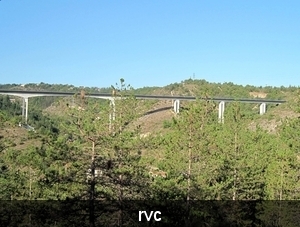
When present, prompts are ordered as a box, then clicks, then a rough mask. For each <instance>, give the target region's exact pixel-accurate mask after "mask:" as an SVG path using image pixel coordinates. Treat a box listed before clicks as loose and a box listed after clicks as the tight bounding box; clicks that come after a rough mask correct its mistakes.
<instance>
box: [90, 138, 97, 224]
mask: <svg viewBox="0 0 300 227" xmlns="http://www.w3.org/2000/svg"><path fill="white" fill-rule="evenodd" d="M92 144H93V146H92V163H91V174H92V178H91V183H90V184H91V185H90V198H89V211H90V212H89V222H90V227H95V204H94V201H95V184H96V182H95V141H92Z"/></svg>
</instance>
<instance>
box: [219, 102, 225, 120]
mask: <svg viewBox="0 0 300 227" xmlns="http://www.w3.org/2000/svg"><path fill="white" fill-rule="evenodd" d="M224 111H225V102H224V101H221V102H220V103H219V116H218V117H219V123H224Z"/></svg>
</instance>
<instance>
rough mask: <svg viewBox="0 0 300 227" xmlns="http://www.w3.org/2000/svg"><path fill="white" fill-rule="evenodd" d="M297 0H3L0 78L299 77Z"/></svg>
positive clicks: (298, 81)
mask: <svg viewBox="0 0 300 227" xmlns="http://www.w3.org/2000/svg"><path fill="white" fill-rule="evenodd" d="M299 9H300V1H299V0H295V1H288V0H287V1H267V0H264V1H261V0H260V1H258V0H248V1H246V0H243V1H241V0H236V1H230V0H228V1H221V0H219V1H213V0H207V1H201V0H195V1H182V0H180V1H178V0H172V1H171V0H147V1H146V0H135V1H133V0H126V1H125V0H124V1H121V0H119V1H113V0H105V1H102V0H86V1H83V0H82V1H80V0H76V1H74V0H51V1H50V0H48V1H47V0H43V1H37V0H35V1H33V0H26V1H25V0H13V1H12V0H2V1H0V84H5V83H21V84H23V83H39V82H44V83H55V84H73V85H75V86H93V87H108V86H110V85H112V84H115V83H116V82H118V81H119V79H120V78H124V79H125V81H126V82H128V83H130V84H131V85H133V86H134V87H135V88H138V87H143V86H164V85H167V84H170V83H174V82H180V81H182V80H185V79H189V78H193V74H194V75H195V78H196V79H205V80H207V81H210V82H233V83H236V84H243V85H246V84H250V85H259V86H265V85H269V86H281V85H283V86H289V85H294V86H300V13H299Z"/></svg>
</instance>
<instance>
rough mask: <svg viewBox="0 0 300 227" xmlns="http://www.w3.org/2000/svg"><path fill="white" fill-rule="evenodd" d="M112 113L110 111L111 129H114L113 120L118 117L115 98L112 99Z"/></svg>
mask: <svg viewBox="0 0 300 227" xmlns="http://www.w3.org/2000/svg"><path fill="white" fill-rule="evenodd" d="M109 105H110V111H111V112H110V113H109V131H111V130H112V121H114V120H115V119H116V107H115V100H114V99H110V104H109Z"/></svg>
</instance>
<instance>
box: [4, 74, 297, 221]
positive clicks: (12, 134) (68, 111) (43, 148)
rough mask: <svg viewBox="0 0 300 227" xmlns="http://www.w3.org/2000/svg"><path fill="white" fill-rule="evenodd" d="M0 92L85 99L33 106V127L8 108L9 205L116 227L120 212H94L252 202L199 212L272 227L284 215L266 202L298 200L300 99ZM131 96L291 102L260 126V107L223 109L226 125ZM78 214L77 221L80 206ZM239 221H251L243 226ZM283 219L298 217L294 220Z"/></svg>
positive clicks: (230, 93)
mask: <svg viewBox="0 0 300 227" xmlns="http://www.w3.org/2000/svg"><path fill="white" fill-rule="evenodd" d="M0 89H15V90H19V89H23V90H24V89H27V90H41V91H42V90H44V91H50V90H52V91H69V90H72V91H76V92H77V93H78V94H76V95H74V96H72V97H35V98H30V99H29V112H28V124H29V125H26V124H24V119H23V118H22V107H21V103H22V102H21V101H22V100H21V99H20V98H16V97H9V96H0V192H1V193H0V195H1V199H2V200H60V201H73V202H74V201H89V206H88V207H87V208H86V209H85V208H84V209H85V210H89V215H90V216H89V217H91V215H92V217H93V215H94V216H95V222H96V221H97V223H99V225H100V224H101V225H103V226H105V225H104V222H105V220H109V221H111V220H112V218H111V217H116V218H119V216H118V215H119V213H118V211H119V210H118V209H117V210H116V211H112V210H109V211H107V212H104V213H101V218H98V219H97V220H96V217H98V216H97V215H98V214H99V213H97V212H96V211H95V210H94V208H96V207H95V206H96V205H95V204H97V203H94V202H96V201H97V202H100V201H102V202H103V201H110V203H111V202H112V201H117V202H118V206H119V205H120V204H121V205H125V204H124V203H123V202H124V201H137V200H142V201H160V202H162V203H164V202H166V201H175V200H179V201H197V200H198V201H199V200H200V201H204V200H208V201H216V202H220V200H222V201H230V200H232V201H236V200H238V201H240V200H241V201H255V203H256V204H255V206H253V204H251V203H249V202H247V203H246V204H243V206H241V207H240V206H239V204H238V203H234V206H231V205H230V209H225V207H224V209H219V210H217V211H216V209H210V207H211V206H208V207H204V208H203V207H198V206H196V207H194V208H195V209H196V210H195V214H197V215H196V216H197V217H198V218H200V220H203V218H204V219H205V218H207V217H208V216H209V221H210V222H211V223H214V224H213V225H214V226H220V225H222V224H223V222H224V220H227V222H228V223H232V222H233V220H232V218H234V221H235V222H237V221H238V222H239V223H243V225H242V226H249V227H250V226H253V223H254V225H256V226H261V225H260V224H261V223H268V221H269V220H270V218H268V217H269V216H268V215H271V216H272V217H274V215H275V214H277V213H278V211H277V210H276V208H277V207H278V206H271V207H269V206H263V205H264V204H261V201H265V200H271V201H282V200H299V199H300V196H299V177H300V175H299V172H300V155H299V148H300V142H299V136H300V135H299V132H300V118H299V116H300V115H299V112H300V109H299V104H300V96H299V94H300V93H299V89H298V88H297V87H288V88H286V87H280V88H276V87H254V86H249V85H248V86H240V85H234V84H233V83H224V84H217V83H209V82H207V81H204V80H186V81H182V82H181V83H174V84H170V85H168V86H165V87H145V88H139V89H135V90H134V89H132V88H130V87H128V86H126V84H124V81H122V80H121V84H120V87H117V88H114V89H113V87H112V88H83V87H80V88H75V87H74V86H71V85H49V84H44V83H40V84H28V85H16V84H12V85H1V86H0ZM112 89H113V90H112ZM96 92H107V93H111V94H112V95H117V96H118V97H122V96H123V95H126V97H127V98H126V99H115V101H114V106H113V105H110V103H109V101H108V100H99V99H91V98H87V97H86V96H85V94H87V93H96ZM133 93H134V94H147V95H180V96H196V97H207V98H209V97H230V98H236V99H239V98H249V99H251V98H256V99H264V98H266V99H282V100H286V101H287V102H286V103H283V104H280V105H275V104H272V105H271V104H270V105H269V104H268V105H267V112H266V113H265V114H264V115H260V114H259V105H258V104H251V103H240V102H238V101H237V102H232V103H226V105H225V113H224V122H221V121H220V120H219V119H218V103H216V102H213V101H211V100H209V99H206V100H203V99H198V100H196V101H182V102H181V103H180V107H181V108H180V112H179V113H177V114H175V113H174V111H173V107H172V101H171V100H169V101H156V100H137V99H135V97H134V96H128V95H129V94H133ZM114 108H115V112H114V111H113V109H114ZM113 113H114V114H113ZM92 202H93V203H92ZM93 204H94V205H95V206H94V205H93ZM182 204H183V203H182ZM127 205H128V204H127ZM215 205H217V206H216V207H220V204H218V203H217V204H215ZM225 205H226V204H225ZM118 206H117V207H118ZM188 207H189V206H188ZM18 208H19V207H18ZM44 208H45V207H43V209H44ZM171 208H172V206H171ZM173 208H174V209H173V211H172V212H175V213H176V212H177V211H178V212H180V213H183V212H186V210H185V208H184V207H183V208H180V207H179V206H178V203H177V204H173ZM220 208H221V207H220ZM14 209H16V208H14ZM51 209H52V208H51ZM70 209H75V210H76V212H77V211H78V207H77V206H75V207H72V206H71V207H70ZM199 209H200V210H199ZM203 209H204V211H203ZM287 209H288V208H287ZM68 210H69V208H68ZM171 210H172V209H171ZM289 210H290V209H289ZM228 211H230V212H229V213H228ZM193 212H194V211H193ZM203 212H204V213H203ZM240 213H241V214H243V216H241V217H238V216H237V215H236V214H240ZM252 213H259V215H255V216H253V215H252ZM172 214H174V213H172ZM262 214H263V215H262ZM103 215H104V216H103ZM174 215H175V216H172V215H171V216H172V218H170V219H166V221H167V222H168V223H169V224H170V226H174V225H175V224H176V223H177V222H176V221H175V220H176V218H175V219H174V217H179V216H178V214H174ZM251 215H252V216H251ZM284 215H285V217H286V216H288V217H295V215H294V214H293V213H288V215H287V213H284ZM275 216H276V215H275ZM103 217H106V219H103ZM220 217H222V218H223V219H222V220H221V221H220ZM73 218H77V215H73ZM236 218H237V219H238V220H235V219H236ZM279 218H280V217H279ZM118 220H119V219H118ZM289 220H290V219H288V220H287V221H286V220H285V219H284V220H283V219H281V222H282V226H288V224H290V222H289ZM6 221H7V220H6V219H3V220H2V219H1V218H0V225H3V226H5V223H6ZM48 221H53V220H52V219H51V220H48ZM62 221H64V219H63V220H62ZM80 221H81V220H79V219H78V222H76V224H78V223H79V222H80ZM181 221H182V220H181ZM181 223H182V222H181ZM249 223H251V225H249ZM177 224H178V223H177ZM53 226H57V223H56V222H55V223H54V224H53ZM181 226H182V225H181ZM196 226H198V225H196ZM265 226H267V224H266V225H265ZM291 226H295V225H293V224H292V225H291Z"/></svg>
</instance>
